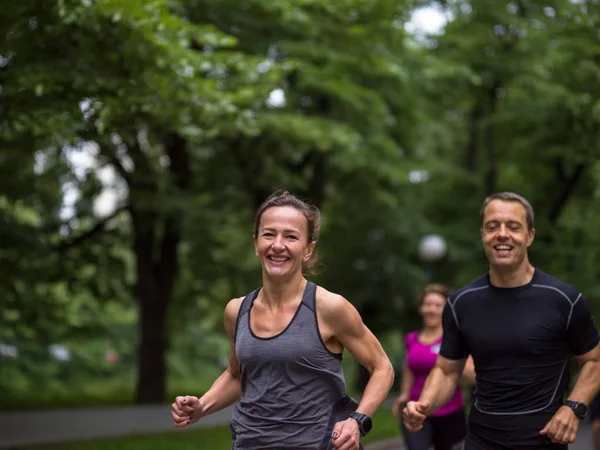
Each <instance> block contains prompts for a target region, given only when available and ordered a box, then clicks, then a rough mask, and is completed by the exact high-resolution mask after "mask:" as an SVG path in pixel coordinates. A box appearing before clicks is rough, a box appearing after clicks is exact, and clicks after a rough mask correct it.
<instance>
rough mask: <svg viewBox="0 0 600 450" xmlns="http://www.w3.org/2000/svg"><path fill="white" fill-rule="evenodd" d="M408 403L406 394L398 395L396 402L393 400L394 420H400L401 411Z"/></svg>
mask: <svg viewBox="0 0 600 450" xmlns="http://www.w3.org/2000/svg"><path fill="white" fill-rule="evenodd" d="M407 403H408V394H402V395H399V396H398V397H397V398H396V400H394V405H393V406H392V414H393V415H394V417H395V418H396V419H400V417H401V416H402V409H403V408H404V407H405V406H406V404H407Z"/></svg>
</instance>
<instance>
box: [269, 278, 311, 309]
mask: <svg viewBox="0 0 600 450" xmlns="http://www.w3.org/2000/svg"><path fill="white" fill-rule="evenodd" d="M306 283H307V280H306V279H305V278H304V277H303V276H302V273H299V274H298V275H294V276H293V277H292V278H288V279H285V280H283V279H277V280H273V279H272V278H270V277H268V276H263V287H262V289H261V292H260V294H259V295H260V298H261V301H262V303H263V304H264V305H265V306H266V307H267V308H269V309H280V308H281V307H282V306H283V305H284V304H285V303H288V302H290V301H294V300H295V299H296V298H297V296H298V295H302V292H303V291H304V288H305V286H306Z"/></svg>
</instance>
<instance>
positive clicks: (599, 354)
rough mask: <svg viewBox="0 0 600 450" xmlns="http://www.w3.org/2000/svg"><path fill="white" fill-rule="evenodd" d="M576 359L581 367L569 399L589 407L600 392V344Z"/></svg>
mask: <svg viewBox="0 0 600 450" xmlns="http://www.w3.org/2000/svg"><path fill="white" fill-rule="evenodd" d="M575 359H576V360H577V362H578V363H579V366H580V370H579V376H578V377H577V381H576V383H575V386H574V387H573V390H572V391H571V394H570V395H569V398H568V399H569V400H572V401H575V402H581V403H585V404H586V405H588V406H589V405H590V403H592V400H593V399H594V397H595V396H596V395H597V394H598V391H599V390H600V344H597V345H596V347H594V348H593V349H592V350H591V351H589V352H587V353H584V354H583V355H579V356H575Z"/></svg>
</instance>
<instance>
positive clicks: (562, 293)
mask: <svg viewBox="0 0 600 450" xmlns="http://www.w3.org/2000/svg"><path fill="white" fill-rule="evenodd" d="M531 286H532V287H534V288H538V289H545V290H546V291H549V292H553V293H555V294H557V296H558V297H563V298H565V299H568V300H569V302H571V303H572V302H574V301H575V300H576V299H577V298H578V297H579V296H580V295H581V293H580V291H579V290H578V289H577V288H575V287H574V286H571V285H570V284H569V283H567V282H566V281H563V280H561V279H560V278H557V277H555V276H553V275H550V274H548V273H546V272H543V271H541V270H539V269H536V273H535V277H534V279H533V281H532V283H531Z"/></svg>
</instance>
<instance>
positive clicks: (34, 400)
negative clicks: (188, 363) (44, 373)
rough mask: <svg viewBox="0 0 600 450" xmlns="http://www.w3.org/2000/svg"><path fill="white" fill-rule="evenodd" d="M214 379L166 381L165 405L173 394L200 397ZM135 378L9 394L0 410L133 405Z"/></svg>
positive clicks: (76, 383) (79, 383) (65, 385)
mask: <svg viewBox="0 0 600 450" xmlns="http://www.w3.org/2000/svg"><path fill="white" fill-rule="evenodd" d="M215 378H216V377H215ZM213 381H214V378H212V379H208V378H207V377H201V378H199V379H195V380H182V379H170V380H168V383H167V395H166V398H165V402H166V403H170V402H171V401H172V399H174V398H175V397H176V396H177V395H182V394H183V395H198V396H200V395H202V394H203V393H204V392H206V391H207V390H208V388H210V386H211V384H212V382H213ZM134 396H135V378H134V376H133V375H122V376H119V377H114V378H108V379H107V378H104V379H85V380H81V381H79V382H72V383H69V384H68V385H67V384H64V385H58V384H55V385H54V386H53V387H51V388H49V387H47V386H46V387H45V388H44V389H43V390H42V389H39V390H36V389H32V390H23V391H9V392H7V393H5V394H3V396H2V398H1V399H0V411H19V410H27V409H31V408H32V405H35V409H61V408H77V407H83V408H89V407H97V406H101V407H104V406H107V407H108V406H126V405H133V404H134Z"/></svg>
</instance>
